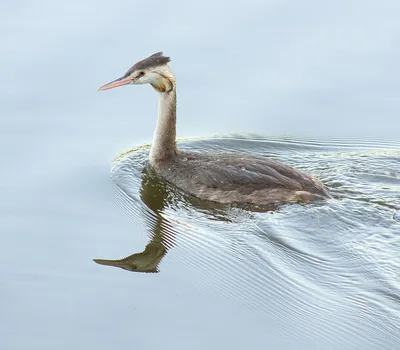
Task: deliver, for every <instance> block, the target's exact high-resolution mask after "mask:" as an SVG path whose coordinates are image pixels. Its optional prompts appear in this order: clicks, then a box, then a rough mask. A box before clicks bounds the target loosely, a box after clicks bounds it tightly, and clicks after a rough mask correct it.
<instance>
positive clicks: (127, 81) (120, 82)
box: [99, 78, 135, 91]
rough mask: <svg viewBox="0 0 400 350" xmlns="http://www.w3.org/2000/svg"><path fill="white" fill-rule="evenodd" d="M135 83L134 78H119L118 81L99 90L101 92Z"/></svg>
mask: <svg viewBox="0 0 400 350" xmlns="http://www.w3.org/2000/svg"><path fill="white" fill-rule="evenodd" d="M134 81H135V79H134V78H118V79H116V80H114V81H112V82H111V83H108V84H106V85H103V86H102V87H100V88H99V90H101V91H102V90H108V89H112V88H115V87H118V86H123V85H128V84H131V83H132V82H134Z"/></svg>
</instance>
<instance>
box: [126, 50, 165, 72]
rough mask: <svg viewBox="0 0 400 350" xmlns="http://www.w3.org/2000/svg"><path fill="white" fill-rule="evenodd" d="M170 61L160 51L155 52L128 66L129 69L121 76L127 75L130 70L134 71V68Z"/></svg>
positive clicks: (139, 68)
mask: <svg viewBox="0 0 400 350" xmlns="http://www.w3.org/2000/svg"><path fill="white" fill-rule="evenodd" d="M170 61H171V59H170V58H169V57H165V56H163V53H162V51H160V52H157V53H155V54H153V55H151V56H149V57H147V58H145V59H143V60H141V61H139V62H137V63H135V64H134V65H133V66H132V67H131V68H129V70H128V71H127V72H126V73H125V75H124V76H123V78H126V77H128V76H129V75H130V74H131V73H132V72H134V71H136V70H141V69H147V68H151V67H157V66H162V65H164V64H167V63H168V62H170Z"/></svg>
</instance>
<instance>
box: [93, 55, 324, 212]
mask: <svg viewBox="0 0 400 350" xmlns="http://www.w3.org/2000/svg"><path fill="white" fill-rule="evenodd" d="M170 61H171V59H170V57H166V56H164V54H163V52H161V51H160V52H157V53H154V54H152V55H151V56H149V57H147V58H144V59H142V60H140V61H138V62H137V63H135V64H134V65H133V66H132V67H131V68H130V69H128V71H127V72H126V73H125V74H124V75H123V76H122V77H120V78H118V79H116V80H113V81H111V82H110V83H108V84H105V85H103V86H101V87H100V88H99V90H100V91H103V90H108V89H112V88H116V87H119V86H124V85H143V84H150V85H151V86H152V87H153V89H154V90H155V91H156V92H157V93H158V118H157V123H156V128H155V131H154V136H153V142H152V144H151V148H150V153H149V161H148V164H149V166H150V167H151V169H152V170H153V171H154V172H155V173H156V174H157V176H159V177H160V179H162V180H163V181H166V182H168V183H170V184H172V185H173V186H175V187H177V188H179V189H180V190H182V191H183V192H185V193H186V194H188V195H191V196H194V197H197V198H199V199H201V200H206V201H212V202H218V203H222V204H245V205H259V206H264V205H265V206H268V205H276V204H288V203H309V202H311V201H314V200H324V199H327V198H330V194H329V191H328V190H327V188H326V187H325V186H324V185H323V184H322V183H321V181H319V180H318V179H316V178H314V177H313V176H311V175H309V174H307V173H305V172H303V171H299V170H296V169H295V168H293V167H292V166H289V165H285V164H283V163H281V162H279V161H277V160H275V159H270V158H267V157H263V156H260V155H254V154H249V153H245V152H217V153H201V152H186V151H182V150H179V149H178V148H177V144H176V96H177V93H176V80H175V77H174V74H173V72H172V69H171V68H170V66H169V64H168V63H169V62H170Z"/></svg>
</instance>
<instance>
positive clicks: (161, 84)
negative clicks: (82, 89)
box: [99, 52, 175, 92]
mask: <svg viewBox="0 0 400 350" xmlns="http://www.w3.org/2000/svg"><path fill="white" fill-rule="evenodd" d="M169 61H170V58H169V57H165V56H163V53H162V52H157V53H155V54H153V55H151V56H150V57H147V58H145V59H143V60H141V61H139V62H137V63H135V64H134V65H133V66H132V67H131V68H130V69H129V70H128V71H127V72H126V73H125V74H124V75H123V76H122V77H121V78H118V79H116V80H114V81H112V82H110V83H108V84H105V85H103V86H102V87H100V88H99V90H108V89H112V88H115V87H118V86H122V85H129V84H137V85H139V84H151V86H153V88H154V90H156V91H158V92H169V91H171V90H172V89H173V88H174V86H175V78H174V75H173V74H172V71H171V68H169V66H168V62H169Z"/></svg>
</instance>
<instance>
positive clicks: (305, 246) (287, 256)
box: [111, 135, 400, 349]
mask: <svg viewBox="0 0 400 350" xmlns="http://www.w3.org/2000/svg"><path fill="white" fill-rule="evenodd" d="M179 146H180V147H181V148H183V149H186V150H191V151H200V152H217V151H245V152H251V153H254V154H259V155H264V156H269V157H273V158H275V159H279V160H281V161H282V162H285V163H287V164H290V165H292V166H295V167H297V168H299V169H304V170H306V171H307V172H310V173H311V174H314V175H315V176H317V177H319V178H320V179H321V180H322V181H323V182H324V183H325V184H326V185H327V186H328V187H329V188H330V190H331V192H332V194H333V195H334V199H332V200H329V201H326V202H324V203H319V204H318V203H313V204H309V205H305V206H302V205H286V206H282V207H280V208H277V210H275V211H270V212H254V211H249V210H247V209H246V208H239V207H235V206H223V205H217V204H215V203H210V202H201V201H199V200H196V199H193V198H190V197H187V196H186V195H185V194H184V193H181V192H180V191H179V190H177V189H176V188H174V187H172V186H170V185H169V184H165V183H163V182H162V181H160V180H159V179H157V177H156V176H155V175H154V174H152V173H151V171H147V170H143V169H145V165H146V163H147V157H148V152H149V147H148V145H145V146H143V147H137V148H136V149H133V150H131V151H128V152H125V153H124V154H122V155H121V156H119V157H117V159H116V160H115V162H114V163H113V166H112V169H111V178H112V180H113V182H114V184H115V187H116V200H115V204H116V205H117V206H118V207H119V208H120V209H121V211H122V212H123V213H124V215H126V217H127V218H129V219H130V220H132V225H135V223H137V221H143V222H144V223H145V226H146V227H147V233H148V239H149V242H148V244H147V246H146V248H145V250H143V251H142V252H141V253H135V254H133V256H134V258H135V259H137V257H138V256H139V257H140V258H141V259H144V258H145V259H147V260H146V263H147V262H148V261H150V260H148V259H153V260H151V264H150V265H151V266H152V271H151V272H161V273H163V272H165V273H168V271H169V270H171V271H175V273H176V271H182V273H184V272H183V271H186V272H185V273H190V274H195V275H196V276H197V281H198V283H199V288H202V290H203V291H204V292H205V293H206V295H208V296H209V297H211V298H215V299H216V300H218V298H224V299H230V300H232V302H234V303H235V304H236V305H238V307H240V308H242V309H243V310H246V312H253V313H256V314H259V315H262V316H263V318H264V319H265V318H266V317H267V318H268V320H270V321H269V322H274V323H275V324H278V325H279V329H280V332H281V335H282V336H283V337H289V338H290V337H292V338H296V332H297V334H302V337H305V338H307V339H310V340H312V339H315V338H319V339H324V342H325V344H335V346H336V347H337V346H339V345H338V344H341V346H342V347H346V348H355V347H356V348H360V346H362V344H367V345H368V346H371V345H373V346H375V347H376V348H387V349H391V348H393V347H392V344H397V343H398V341H399V340H400V338H399V334H400V329H399V325H398V322H397V320H398V318H399V317H400V305H399V304H400V303H399V300H400V298H399V295H400V289H399V288H400V287H399V283H398V271H400V261H399V258H398V252H399V251H400V239H399V235H398V233H399V232H400V220H399V208H400V196H399V190H400V189H399V186H400V166H399V164H400V143H398V142H397V141H393V142H392V141H386V142H382V141H378V140H368V141H363V140H357V139H327V140H324V141H320V140H314V139H305V138H303V139H294V138H291V137H286V136H284V137H280V138H264V137H260V136H257V135H250V136H248V135H247V136H245V135H230V136H229V137H222V136H218V137H214V138H210V139H194V140H188V139H186V140H181V141H179ZM136 225H137V224H136ZM138 250H141V249H140V247H139V248H138ZM138 254H139V255H138ZM151 254H153V255H154V256H153V257H151ZM113 266H116V265H113ZM134 266H135V267H137V265H134ZM154 266H155V267H156V268H154ZM178 273H179V272H178ZM288 325H290V327H288ZM289 330H291V331H289ZM293 330H295V331H293ZM338 338H340V341H338ZM382 342H383V343H382ZM385 344H386V345H387V346H388V347H385V346H386V345H385ZM369 348H370V347H369Z"/></svg>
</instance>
